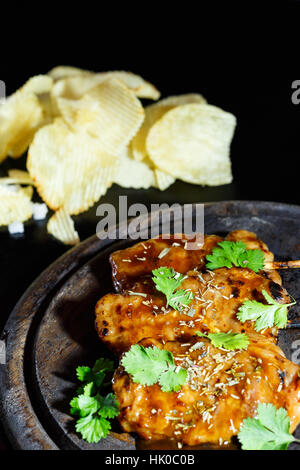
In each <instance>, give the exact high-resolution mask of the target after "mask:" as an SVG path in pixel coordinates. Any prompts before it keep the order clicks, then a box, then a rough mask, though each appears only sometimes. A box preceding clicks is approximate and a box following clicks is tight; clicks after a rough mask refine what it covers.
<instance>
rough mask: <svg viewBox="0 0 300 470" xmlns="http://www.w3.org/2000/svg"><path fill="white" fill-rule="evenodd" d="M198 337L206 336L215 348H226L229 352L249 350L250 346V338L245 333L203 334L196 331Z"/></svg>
mask: <svg viewBox="0 0 300 470" xmlns="http://www.w3.org/2000/svg"><path fill="white" fill-rule="evenodd" d="M196 335H197V336H204V337H205V338H208V339H210V341H211V343H212V345H213V346H214V347H215V348H224V349H228V350H233V349H247V348H248V345H249V338H248V336H247V335H246V334H245V333H231V332H228V333H208V334H205V333H201V332H200V331H196Z"/></svg>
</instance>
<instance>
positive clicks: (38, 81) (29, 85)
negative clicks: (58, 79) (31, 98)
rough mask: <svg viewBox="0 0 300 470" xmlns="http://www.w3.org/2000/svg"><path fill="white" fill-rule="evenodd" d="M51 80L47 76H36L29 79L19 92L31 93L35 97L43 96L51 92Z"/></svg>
mask: <svg viewBox="0 0 300 470" xmlns="http://www.w3.org/2000/svg"><path fill="white" fill-rule="evenodd" d="M52 86H53V79H52V78H51V77H49V76H48V75H36V76H35V77H31V78H30V79H29V80H28V81H27V82H26V83H25V85H23V86H22V88H20V90H19V91H21V92H23V93H33V94H34V95H36V96H39V95H45V94H46V93H50V92H51V91H52Z"/></svg>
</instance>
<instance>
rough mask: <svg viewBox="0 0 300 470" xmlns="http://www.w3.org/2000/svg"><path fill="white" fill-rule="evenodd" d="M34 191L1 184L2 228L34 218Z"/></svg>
mask: <svg viewBox="0 0 300 470" xmlns="http://www.w3.org/2000/svg"><path fill="white" fill-rule="evenodd" d="M32 194H33V189H32V188H31V187H30V186H28V187H26V188H21V187H20V186H17V185H12V186H8V185H5V184H1V183H0V226H1V225H9V224H11V223H13V222H24V221H25V220H28V219H30V218H31V217H32V205H31V198H32Z"/></svg>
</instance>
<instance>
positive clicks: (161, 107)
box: [131, 93, 206, 161]
mask: <svg viewBox="0 0 300 470" xmlns="http://www.w3.org/2000/svg"><path fill="white" fill-rule="evenodd" d="M188 103H206V100H205V98H203V96H202V95H199V94H197V93H188V94H186V95H178V96H169V97H167V98H164V99H163V100H160V101H158V102H157V103H154V104H151V105H149V106H146V108H145V119H144V122H143V124H142V126H141V128H140V130H139V132H138V133H137V134H136V136H135V137H134V138H133V139H132V143H131V149H132V154H133V157H134V158H135V159H136V160H138V161H141V160H144V158H146V156H147V150H146V139H147V136H148V133H149V131H150V129H151V127H152V126H153V124H154V123H155V122H156V121H158V120H159V119H160V118H162V117H163V115H164V114H165V113H166V112H167V111H170V109H173V108H175V107H176V106H181V105H184V104H188Z"/></svg>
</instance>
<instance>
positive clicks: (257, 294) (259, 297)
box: [251, 287, 264, 302]
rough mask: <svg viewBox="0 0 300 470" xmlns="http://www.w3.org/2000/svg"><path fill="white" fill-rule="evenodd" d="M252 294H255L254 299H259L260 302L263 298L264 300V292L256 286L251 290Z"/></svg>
mask: <svg viewBox="0 0 300 470" xmlns="http://www.w3.org/2000/svg"><path fill="white" fill-rule="evenodd" d="M251 294H252V296H253V299H254V300H257V301H258V302H261V301H262V300H264V297H263V296H262V293H261V292H259V291H258V290H257V289H256V287H255V288H254V289H252V291H251Z"/></svg>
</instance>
